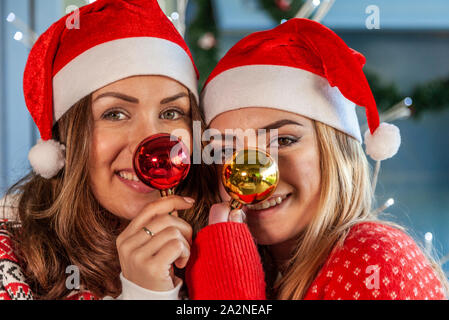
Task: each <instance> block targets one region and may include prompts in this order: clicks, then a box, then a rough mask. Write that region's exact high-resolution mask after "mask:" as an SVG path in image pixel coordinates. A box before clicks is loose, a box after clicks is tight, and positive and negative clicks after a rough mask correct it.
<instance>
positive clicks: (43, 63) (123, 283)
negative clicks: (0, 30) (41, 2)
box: [0, 0, 213, 300]
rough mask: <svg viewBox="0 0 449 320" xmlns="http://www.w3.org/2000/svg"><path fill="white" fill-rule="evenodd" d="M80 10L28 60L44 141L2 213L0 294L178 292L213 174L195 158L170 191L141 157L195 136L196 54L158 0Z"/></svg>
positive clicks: (30, 98)
mask: <svg viewBox="0 0 449 320" xmlns="http://www.w3.org/2000/svg"><path fill="white" fill-rule="evenodd" d="M79 18H80V24H81V29H68V27H67V26H66V19H70V17H64V18H62V19H61V20H59V21H57V22H56V23H55V24H53V25H52V26H51V27H50V28H49V29H48V30H47V31H46V32H45V33H44V34H43V35H42V36H41V37H40V38H39V40H38V41H37V43H36V44H35V46H34V47H33V49H32V50H31V52H30V56H29V59H28V63H27V67H26V70H25V74H24V92H25V100H26V104H27V107H28V109H29V111H30V113H31V115H32V116H33V118H34V120H35V122H36V124H37V126H38V128H39V130H40V133H41V138H42V140H41V141H39V143H38V144H37V145H36V146H35V147H33V149H32V150H31V152H30V155H29V159H30V162H31V164H32V166H33V171H34V172H32V173H30V174H29V175H28V176H27V177H25V178H24V179H23V180H22V181H20V182H19V183H18V184H17V185H16V186H14V187H13V188H11V190H10V192H9V195H8V197H7V199H8V202H7V203H6V204H2V208H1V209H2V210H1V211H0V213H1V214H2V216H3V215H6V218H7V219H8V220H2V221H0V265H1V268H0V299H7V300H9V299H13V300H14V299H74V300H76V299H101V298H106V297H107V298H108V299H112V298H118V299H123V300H127V299H178V298H179V296H180V294H179V293H180V291H181V290H180V289H181V286H182V284H183V281H182V280H183V279H182V274H181V273H180V272H179V270H180V269H182V268H184V266H185V265H186V263H187V260H188V259H189V255H190V244H191V238H192V234H193V231H194V230H192V227H191V224H192V223H193V221H195V223H196V224H197V225H201V224H202V223H201V221H197V219H200V218H201V216H204V215H199V214H200V213H201V212H202V211H203V210H206V209H207V203H208V201H209V199H210V198H209V197H208V196H207V195H208V190H209V189H210V186H208V183H211V181H213V179H211V175H210V174H209V171H207V170H205V168H204V167H201V166H199V165H193V166H192V168H191V172H190V173H189V176H187V178H186V179H185V181H184V182H183V183H182V184H181V185H180V186H179V188H178V190H177V194H179V195H177V196H170V197H166V198H161V197H160V193H159V190H155V189H152V188H149V187H148V186H146V185H144V184H143V183H142V182H139V181H138V179H137V177H136V175H135V172H134V170H133V165H132V164H133V153H134V151H135V149H136V148H137V146H138V144H139V143H140V142H141V141H142V140H143V139H145V138H146V137H148V136H151V135H154V134H158V133H172V132H173V131H175V130H179V129H183V130H184V131H185V132H188V133H190V136H191V132H192V121H194V120H197V121H201V119H202V118H201V115H200V111H199V107H198V94H197V79H198V74H197V71H196V68H195V65H194V63H193V59H192V57H191V54H190V51H189V49H188V48H187V45H186V44H185V42H184V40H183V39H182V37H181V36H180V35H179V33H178V32H177V31H176V29H175V28H174V26H173V24H172V23H171V22H170V21H169V20H168V18H167V17H166V16H165V15H164V13H163V12H162V10H161V9H160V8H159V6H158V3H157V1H156V0H126V1H125V0H99V1H96V2H94V3H92V4H90V5H87V6H85V7H82V8H81V9H80V12H79ZM98 26H101V28H98ZM104 30H107V32H104ZM184 142H185V143H186V144H187V145H189V146H192V145H193V143H195V144H196V147H199V141H195V142H193V141H191V139H190V138H189V137H186V140H185V141H184ZM190 150H192V148H190ZM174 210H179V214H180V216H184V214H185V217H186V219H183V218H181V217H178V216H177V214H175V213H174V214H173V215H169V213H171V212H173V211H174ZM186 220H188V221H189V222H190V223H188V222H187V221H186ZM174 267H178V268H179V269H176V268H174Z"/></svg>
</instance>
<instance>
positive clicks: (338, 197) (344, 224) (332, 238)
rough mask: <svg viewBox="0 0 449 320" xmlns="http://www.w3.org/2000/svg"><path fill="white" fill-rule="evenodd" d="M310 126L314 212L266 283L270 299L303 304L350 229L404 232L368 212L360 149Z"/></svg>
mask: <svg viewBox="0 0 449 320" xmlns="http://www.w3.org/2000/svg"><path fill="white" fill-rule="evenodd" d="M314 127H315V130H316V135H317V142H318V148H319V152H320V168H321V196H320V203H319V209H318V212H317V214H316V215H315V216H314V217H313V218H312V221H311V222H310V223H309V224H308V225H307V227H306V228H305V230H304V231H303V232H302V233H301V234H300V235H298V238H297V244H296V248H295V250H294V252H293V253H292V257H291V259H290V260H289V261H288V262H287V263H286V265H285V266H284V267H285V269H284V270H285V271H284V273H283V275H282V277H281V278H280V279H278V280H277V281H275V282H274V284H273V285H272V286H270V283H268V284H267V287H268V288H267V289H268V297H269V298H270V299H279V300H297V299H302V298H303V297H304V296H305V294H306V292H307V290H308V288H309V286H310V285H311V283H312V281H313V280H314V278H315V277H316V276H317V274H318V272H319V270H320V269H321V267H322V266H323V264H324V262H325V261H326V259H327V257H328V256H329V254H330V253H331V251H332V249H333V248H334V247H335V246H336V245H342V244H343V242H344V239H345V237H346V235H347V234H348V232H349V230H350V229H351V227H352V226H354V225H355V224H357V223H360V222H362V221H376V222H381V223H384V224H388V225H391V226H394V227H396V228H399V229H401V230H404V228H402V227H400V226H398V225H396V224H394V223H392V222H385V221H380V220H379V217H378V216H377V215H376V214H374V213H373V212H372V201H373V195H372V187H371V178H370V174H371V173H370V166H369V163H368V161H367V159H366V156H365V153H364V152H363V149H362V146H361V144H360V143H359V142H358V141H356V140H355V139H353V138H351V137H349V136H348V135H346V134H344V133H342V132H340V131H338V130H336V129H334V128H332V127H330V126H327V125H325V124H323V123H321V122H317V121H314ZM259 249H260V251H261V254H262V259H263V260H264V264H265V266H266V267H269V265H270V264H271V265H272V263H273V261H272V258H271V256H270V254H269V251H268V247H266V246H260V247H259ZM270 260H271V261H270ZM429 260H430V262H431V264H432V266H433V268H434V270H435V271H436V274H437V275H438V276H439V278H440V280H441V282H442V284H443V287H444V288H445V290H446V291H447V289H448V283H447V279H446V277H445V276H444V273H443V271H442V269H441V266H440V265H438V263H436V262H435V261H434V260H433V259H432V258H431V257H429ZM271 268H272V267H271ZM267 282H269V281H267Z"/></svg>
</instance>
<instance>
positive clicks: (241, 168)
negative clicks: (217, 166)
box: [222, 149, 279, 209]
mask: <svg viewBox="0 0 449 320" xmlns="http://www.w3.org/2000/svg"><path fill="white" fill-rule="evenodd" d="M222 181H223V185H224V187H225V189H226V191H227V192H228V193H229V195H230V196H231V198H232V201H231V207H232V208H233V209H240V208H242V207H243V205H245V204H256V203H258V202H262V201H264V200H265V199H267V198H269V197H270V196H271V195H272V194H273V193H274V191H275V190H276V187H277V185H278V182H279V169H278V166H277V163H276V162H275V161H274V159H273V158H272V157H271V156H270V155H269V154H268V153H266V152H265V151H261V150H258V149H245V150H241V151H239V152H236V153H235V154H234V156H233V157H232V158H231V159H230V160H229V161H227V162H226V163H225V165H224V167H223V172H222Z"/></svg>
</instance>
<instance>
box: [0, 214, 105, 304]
mask: <svg viewBox="0 0 449 320" xmlns="http://www.w3.org/2000/svg"><path fill="white" fill-rule="evenodd" d="M7 222H8V221H7V220H0V300H33V299H34V297H33V293H32V291H31V289H30V287H29V285H28V284H27V283H26V279H25V276H24V274H23V273H22V269H21V267H20V265H19V261H18V259H17V257H16V255H15V254H14V250H13V245H12V241H11V234H10V232H9V231H8V223H7ZM95 299H97V298H96V297H95V296H94V295H93V294H92V293H90V292H89V291H87V290H86V291H74V292H72V293H71V294H70V295H69V296H68V297H67V298H66V300H95Z"/></svg>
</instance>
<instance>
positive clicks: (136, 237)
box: [119, 215, 193, 254]
mask: <svg viewBox="0 0 449 320" xmlns="http://www.w3.org/2000/svg"><path fill="white" fill-rule="evenodd" d="M146 228H147V229H148V230H150V231H151V232H152V233H153V234H154V235H153V236H152V237H151V236H149V235H148V234H147V233H146V232H145V231H144V230H143V228H142V229H139V230H137V231H136V232H135V233H134V234H133V235H130V236H129V237H128V238H127V239H125V240H124V241H123V242H122V243H121V244H120V246H119V252H120V251H121V252H122V253H124V254H126V253H129V252H132V251H134V250H136V249H137V248H139V247H141V246H143V245H145V244H146V243H147V242H148V241H149V240H151V239H153V238H155V237H156V236H158V235H159V234H160V233H161V232H162V231H163V230H165V229H167V228H175V229H177V230H178V231H179V232H180V233H181V235H182V236H183V237H184V238H185V239H186V241H188V243H189V244H191V243H192V234H193V230H192V226H191V225H190V224H188V223H187V222H186V221H184V220H183V219H181V218H178V217H173V216H169V215H158V216H157V217H156V218H154V219H153V220H152V221H151V222H150V223H149V224H148V225H147V226H146Z"/></svg>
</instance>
